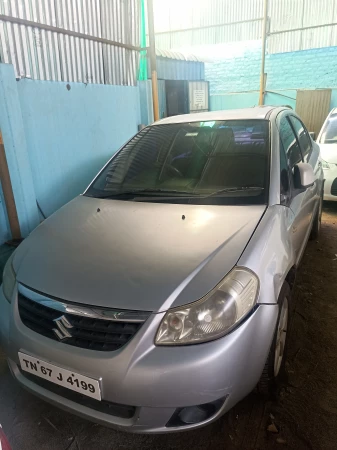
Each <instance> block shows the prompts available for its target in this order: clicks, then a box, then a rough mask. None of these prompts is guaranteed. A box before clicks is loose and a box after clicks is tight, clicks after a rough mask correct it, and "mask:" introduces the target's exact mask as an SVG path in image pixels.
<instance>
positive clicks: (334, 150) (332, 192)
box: [317, 108, 337, 201]
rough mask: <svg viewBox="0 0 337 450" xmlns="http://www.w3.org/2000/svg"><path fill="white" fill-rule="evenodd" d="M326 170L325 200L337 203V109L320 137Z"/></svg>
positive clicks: (319, 141)
mask: <svg viewBox="0 0 337 450" xmlns="http://www.w3.org/2000/svg"><path fill="white" fill-rule="evenodd" d="M317 143H318V144H319V146H320V148H321V158H322V166H323V169H324V177H325V184H324V200H332V201H337V108H334V109H332V110H331V111H330V114H329V115H328V117H327V118H326V120H325V122H324V124H323V127H322V129H321V131H320V133H319V135H318V138H317Z"/></svg>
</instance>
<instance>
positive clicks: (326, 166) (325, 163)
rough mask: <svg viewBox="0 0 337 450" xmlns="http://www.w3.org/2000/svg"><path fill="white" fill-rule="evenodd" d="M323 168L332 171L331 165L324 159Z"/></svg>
mask: <svg viewBox="0 0 337 450" xmlns="http://www.w3.org/2000/svg"><path fill="white" fill-rule="evenodd" d="M322 167H323V169H326V170H327V169H330V165H329V163H327V162H326V161H324V160H323V159H322Z"/></svg>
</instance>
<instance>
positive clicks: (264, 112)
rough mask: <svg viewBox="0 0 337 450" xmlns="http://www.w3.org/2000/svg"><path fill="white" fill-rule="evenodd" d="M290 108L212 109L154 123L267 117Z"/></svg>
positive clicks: (164, 123)
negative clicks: (276, 111) (274, 112)
mask: <svg viewBox="0 0 337 450" xmlns="http://www.w3.org/2000/svg"><path fill="white" fill-rule="evenodd" d="M276 109H278V110H280V111H282V110H284V109H289V110H291V109H290V108H287V107H285V106H283V107H275V106H254V107H253V108H243V109H228V110H224V111H211V112H201V113H193V114H183V115H181V116H172V117H166V118H165V119H162V120H159V121H158V122H155V123H154V124H153V125H166V124H172V123H190V122H207V121H212V120H239V119H267V118H268V117H269V115H270V113H271V112H272V111H273V110H276ZM267 116H268V117H267Z"/></svg>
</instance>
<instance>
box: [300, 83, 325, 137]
mask: <svg viewBox="0 0 337 450" xmlns="http://www.w3.org/2000/svg"><path fill="white" fill-rule="evenodd" d="M330 101H331V89H316V90H299V91H297V98H296V112H297V114H298V115H299V116H300V117H301V119H302V120H303V122H304V124H305V125H306V127H307V128H308V130H309V131H314V132H315V135H316V137H317V135H318V133H319V131H320V129H321V128H322V125H323V123H324V120H325V119H326V117H327V115H328V113H329V111H330Z"/></svg>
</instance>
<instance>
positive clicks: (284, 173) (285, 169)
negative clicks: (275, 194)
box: [280, 145, 290, 203]
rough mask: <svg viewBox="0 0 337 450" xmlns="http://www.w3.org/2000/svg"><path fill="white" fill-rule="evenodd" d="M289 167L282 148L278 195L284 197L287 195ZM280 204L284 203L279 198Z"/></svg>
mask: <svg viewBox="0 0 337 450" xmlns="http://www.w3.org/2000/svg"><path fill="white" fill-rule="evenodd" d="M289 191H290V185H289V166H288V161H287V157H286V153H285V151H284V149H283V146H282V145H281V147H280V193H281V195H282V196H283V197H284V196H286V195H288V194H289ZM281 203H284V198H283V199H282V198H281Z"/></svg>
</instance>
